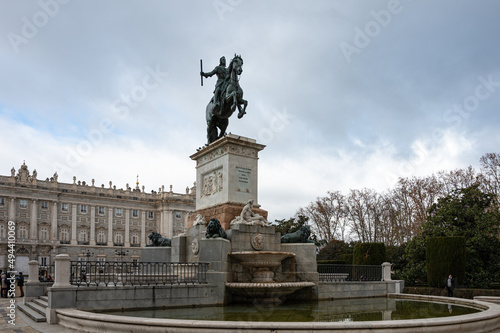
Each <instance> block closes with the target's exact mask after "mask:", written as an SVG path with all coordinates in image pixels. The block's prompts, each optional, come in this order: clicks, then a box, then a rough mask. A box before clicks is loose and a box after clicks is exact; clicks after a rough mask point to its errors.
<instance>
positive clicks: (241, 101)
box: [238, 98, 248, 119]
mask: <svg viewBox="0 0 500 333" xmlns="http://www.w3.org/2000/svg"><path fill="white" fill-rule="evenodd" d="M240 104H243V110H242V109H241V106H240V105H238V110H240V112H239V113H238V119H241V117H243V116H244V115H245V113H246V111H245V110H246V109H247V105H248V101H247V100H246V99H243V98H242V99H240Z"/></svg>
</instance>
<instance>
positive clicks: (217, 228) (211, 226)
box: [205, 218, 227, 239]
mask: <svg viewBox="0 0 500 333" xmlns="http://www.w3.org/2000/svg"><path fill="white" fill-rule="evenodd" d="M205 237H206V238H217V237H221V238H225V239H227V234H226V232H225V231H224V229H222V226H221V224H220V221H219V220H217V219H216V218H212V219H211V220H210V221H209V222H208V225H207V232H206V233H205Z"/></svg>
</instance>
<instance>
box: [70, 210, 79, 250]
mask: <svg viewBox="0 0 500 333" xmlns="http://www.w3.org/2000/svg"><path fill="white" fill-rule="evenodd" d="M76 206H77V205H76V204H74V203H73V204H71V245H77V244H78V241H77V239H76Z"/></svg>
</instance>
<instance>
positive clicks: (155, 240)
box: [146, 231, 172, 246]
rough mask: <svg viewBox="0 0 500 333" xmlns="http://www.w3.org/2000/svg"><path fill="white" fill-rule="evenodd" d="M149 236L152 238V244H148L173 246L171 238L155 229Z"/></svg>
mask: <svg viewBox="0 0 500 333" xmlns="http://www.w3.org/2000/svg"><path fill="white" fill-rule="evenodd" d="M148 238H149V239H151V242H152V243H151V244H148V245H146V246H171V243H172V241H171V239H170V238H165V237H162V236H161V235H160V233H158V232H156V231H153V232H152V233H150V234H149V235H148Z"/></svg>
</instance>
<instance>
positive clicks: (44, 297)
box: [38, 296, 49, 304]
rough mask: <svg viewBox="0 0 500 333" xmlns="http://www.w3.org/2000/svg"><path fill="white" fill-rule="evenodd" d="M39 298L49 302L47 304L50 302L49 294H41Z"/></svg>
mask: <svg viewBox="0 0 500 333" xmlns="http://www.w3.org/2000/svg"><path fill="white" fill-rule="evenodd" d="M38 298H39V299H41V300H43V301H45V302H47V304H48V303H49V296H39V297H38Z"/></svg>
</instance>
